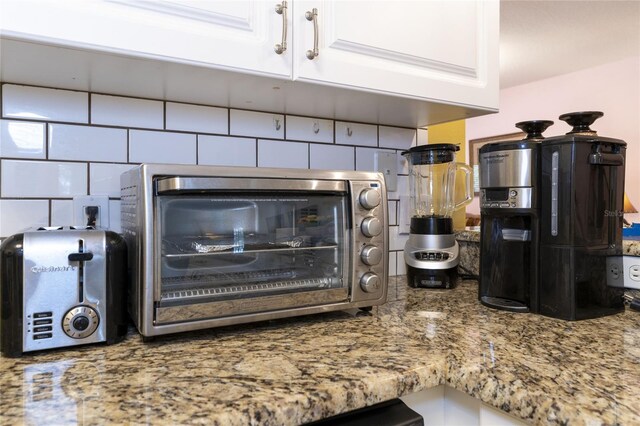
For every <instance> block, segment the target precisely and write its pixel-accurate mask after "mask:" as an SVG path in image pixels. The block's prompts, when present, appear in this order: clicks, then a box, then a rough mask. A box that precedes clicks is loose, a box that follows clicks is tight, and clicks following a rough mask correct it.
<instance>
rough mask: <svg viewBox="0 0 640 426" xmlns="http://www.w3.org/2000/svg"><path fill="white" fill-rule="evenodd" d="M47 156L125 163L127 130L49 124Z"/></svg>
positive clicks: (54, 158) (56, 158)
mask: <svg viewBox="0 0 640 426" xmlns="http://www.w3.org/2000/svg"><path fill="white" fill-rule="evenodd" d="M49 158H50V159H53V160H85V161H113V162H123V163H124V162H126V161H127V130H126V129H112V128H109V127H90V126H74V125H69V124H49Z"/></svg>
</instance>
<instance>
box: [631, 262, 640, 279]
mask: <svg viewBox="0 0 640 426" xmlns="http://www.w3.org/2000/svg"><path fill="white" fill-rule="evenodd" d="M629 277H630V278H631V279H632V280H634V281H640V265H631V267H630V268H629Z"/></svg>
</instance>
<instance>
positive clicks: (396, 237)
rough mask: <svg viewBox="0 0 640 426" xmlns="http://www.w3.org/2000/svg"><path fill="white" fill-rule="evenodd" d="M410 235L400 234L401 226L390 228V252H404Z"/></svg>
mask: <svg viewBox="0 0 640 426" xmlns="http://www.w3.org/2000/svg"><path fill="white" fill-rule="evenodd" d="M408 239H409V234H400V227H399V226H390V227H389V250H404V245H405V243H406V242H407V240H408Z"/></svg>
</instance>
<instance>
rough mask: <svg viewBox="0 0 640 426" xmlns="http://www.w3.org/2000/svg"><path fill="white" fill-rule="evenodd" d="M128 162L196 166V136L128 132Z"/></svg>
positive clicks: (144, 131)
mask: <svg viewBox="0 0 640 426" xmlns="http://www.w3.org/2000/svg"><path fill="white" fill-rule="evenodd" d="M129 161H130V162H132V163H173V164H196V135H190V134H186V133H169V132H155V131H147V130H130V131H129Z"/></svg>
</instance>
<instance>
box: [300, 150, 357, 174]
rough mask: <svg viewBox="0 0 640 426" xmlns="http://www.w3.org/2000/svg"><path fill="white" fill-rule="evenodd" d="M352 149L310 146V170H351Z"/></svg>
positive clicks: (352, 166) (352, 163) (352, 165)
mask: <svg viewBox="0 0 640 426" xmlns="http://www.w3.org/2000/svg"><path fill="white" fill-rule="evenodd" d="M354 155H355V154H354V149H353V147H350V146H335V145H316V144H312V145H311V146H310V156H309V158H310V164H309V168H311V169H323V170H353V169H354V161H353V159H354Z"/></svg>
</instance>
